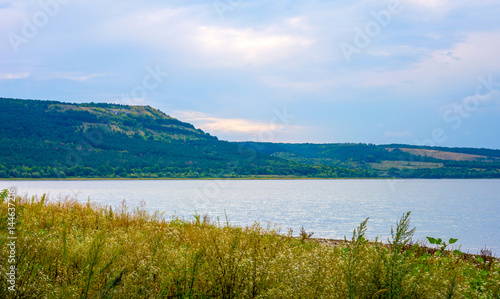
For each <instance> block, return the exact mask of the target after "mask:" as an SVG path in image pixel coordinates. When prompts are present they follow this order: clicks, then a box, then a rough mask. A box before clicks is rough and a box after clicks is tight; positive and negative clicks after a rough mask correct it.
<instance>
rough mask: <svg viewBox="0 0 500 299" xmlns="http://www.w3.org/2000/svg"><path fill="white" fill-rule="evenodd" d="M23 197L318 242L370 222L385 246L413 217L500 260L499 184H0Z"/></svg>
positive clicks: (424, 227)
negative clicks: (252, 228)
mask: <svg viewBox="0 0 500 299" xmlns="http://www.w3.org/2000/svg"><path fill="white" fill-rule="evenodd" d="M12 186H14V187H17V188H18V193H19V194H21V195H25V194H27V195H30V196H31V195H41V194H43V193H48V194H49V195H50V198H51V199H52V200H55V199H57V198H63V197H65V196H70V197H76V198H77V199H78V200H79V201H82V202H86V201H87V200H88V199H89V198H90V201H92V202H97V203H100V204H103V205H110V206H119V205H120V204H121V202H122V201H123V200H126V203H127V205H128V206H129V207H130V208H137V207H139V206H140V205H141V202H144V203H145V208H146V209H147V210H149V211H155V210H159V211H164V212H165V213H166V215H167V216H172V215H175V216H178V217H180V218H184V219H188V220H191V219H193V216H192V215H193V214H194V213H195V211H196V212H197V213H198V214H205V213H208V214H209V216H210V217H211V218H212V219H217V217H219V219H220V221H221V223H225V219H226V216H225V214H227V217H228V219H229V222H230V224H234V225H241V226H244V225H251V224H253V223H254V222H255V221H257V222H259V223H260V224H261V225H263V226H266V224H267V223H271V225H272V226H274V225H278V226H281V228H282V231H283V232H286V231H288V229H289V228H292V229H293V230H294V235H295V236H297V235H298V232H299V231H300V228H301V227H302V226H303V227H304V228H305V229H306V230H307V231H308V232H309V231H313V232H314V237H321V238H336V239H342V238H343V237H344V235H347V237H348V238H349V237H350V236H351V235H352V230H353V229H354V228H356V227H357V226H358V225H359V223H360V222H361V221H363V220H364V219H365V218H366V217H370V220H369V222H368V232H367V234H368V236H369V237H370V239H374V238H375V237H376V236H380V237H382V238H383V239H384V240H385V239H386V237H387V236H389V235H390V231H391V226H394V225H395V223H396V221H397V220H398V219H399V218H400V217H401V215H402V214H403V213H405V212H406V211H412V216H411V219H412V226H416V228H417V231H416V234H415V237H414V239H417V240H422V239H424V238H425V237H426V236H431V237H440V238H443V239H446V240H448V239H449V238H451V237H453V238H458V243H460V244H461V246H462V250H463V251H466V252H467V251H469V252H471V253H476V252H478V251H479V250H480V249H481V248H484V246H487V247H488V248H489V249H492V250H493V252H494V253H495V254H496V255H497V256H498V255H500V180H116V181H115V180H110V181H0V187H1V188H2V189H3V188H8V187H12Z"/></svg>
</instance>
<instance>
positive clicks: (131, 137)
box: [0, 98, 366, 178]
mask: <svg viewBox="0 0 500 299" xmlns="http://www.w3.org/2000/svg"><path fill="white" fill-rule="evenodd" d="M0 118H1V119H2V122H1V123H0V151H1V156H0V177H3V178H64V177H86V178H94V177H99V178H119V177H122V178H157V177H165V178H184V177H190V178H197V177H249V176H256V177H259V176H300V177H304V176H310V177H317V176H323V177H325V176H329V175H331V174H332V173H336V174H337V175H338V176H345V177H358V176H366V173H365V172H364V171H356V170H348V169H342V168H338V167H331V166H328V165H324V166H320V167H315V166H312V165H309V164H303V163H296V162H294V161H290V160H286V159H282V158H279V157H273V156H270V155H266V154H263V153H259V152H256V151H254V150H249V149H246V148H243V147H241V146H240V145H238V144H236V143H231V142H227V141H220V140H218V139H217V138H216V137H214V136H211V135H209V134H207V133H205V132H203V131H202V130H200V129H196V128H195V127H194V126H193V125H191V124H189V123H185V122H182V121H179V120H177V119H175V118H172V117H170V116H168V115H167V114H165V113H163V112H161V111H159V110H157V109H154V108H152V107H149V106H126V105H116V104H105V103H85V104H71V103H63V102H57V101H38V100H18V99H7V98H0Z"/></svg>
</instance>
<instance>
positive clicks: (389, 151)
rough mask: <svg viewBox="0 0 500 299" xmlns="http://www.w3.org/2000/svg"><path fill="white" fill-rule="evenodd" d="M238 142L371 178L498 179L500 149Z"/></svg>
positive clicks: (286, 157)
mask: <svg viewBox="0 0 500 299" xmlns="http://www.w3.org/2000/svg"><path fill="white" fill-rule="evenodd" d="M239 144H240V145H241V146H243V147H246V148H249V149H254V150H256V151H258V152H260V153H263V154H266V155H271V156H274V157H279V158H283V159H287V160H289V161H294V162H296V163H304V164H309V165H314V166H324V165H329V166H333V167H343V168H348V169H353V170H362V171H366V172H368V176H370V177H396V178H500V150H494V149H484V148H447V147H429V146H414V145H405V144H387V145H374V144H362V143H337V144H310V143H303V144H290V143H259V142H240V143H239Z"/></svg>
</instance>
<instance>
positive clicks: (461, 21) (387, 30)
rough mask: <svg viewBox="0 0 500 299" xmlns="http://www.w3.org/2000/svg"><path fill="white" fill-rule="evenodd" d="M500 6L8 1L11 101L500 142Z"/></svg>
mask: <svg viewBox="0 0 500 299" xmlns="http://www.w3.org/2000/svg"><path fill="white" fill-rule="evenodd" d="M499 15H500V1H498V0H476V1H464V0H401V1H397V0H395V1H319V0H312V1H281V0H276V1H260V0H259V1H253V0H248V1H246V0H215V1H213V0H206V1H188V0H184V1H148V0H145V1H123V0H120V1H117V0H105V1H102V0H101V1H96V0H85V1H83V0H42V1H24V0H16V1H6V0H0V37H1V38H0V97H14V98H23V99H51V100H60V101H69V102H90V101H93V102H114V103H121V104H131V105H150V106H153V107H155V108H159V109H160V110H162V111H164V112H165V113H167V114H169V115H171V116H173V117H176V118H179V119H181V120H183V121H187V122H191V123H193V124H194V125H196V126H197V127H199V128H201V129H203V130H205V131H207V132H209V133H211V134H213V135H216V136H218V137H219V138H221V139H224V140H231V141H240V140H254V141H273V142H312V143H330V142H366V143H376V144H383V143H409V144H426V145H438V146H466V147H488V148H499V149H500V130H499V128H500V55H499V53H500V21H499V20H500V19H499V18H498V16H499Z"/></svg>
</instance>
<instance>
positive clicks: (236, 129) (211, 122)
mask: <svg viewBox="0 0 500 299" xmlns="http://www.w3.org/2000/svg"><path fill="white" fill-rule="evenodd" d="M174 113H175V115H177V116H178V117H179V119H181V120H183V121H188V122H192V123H193V124H195V125H196V126H197V127H200V128H202V129H203V130H207V131H209V132H222V133H244V134H257V133H258V132H260V131H265V130H271V129H272V127H271V126H270V124H266V123H262V122H256V121H249V120H245V119H240V118H232V119H231V118H217V117H212V116H209V115H207V114H205V113H202V112H196V111H175V112H174Z"/></svg>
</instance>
